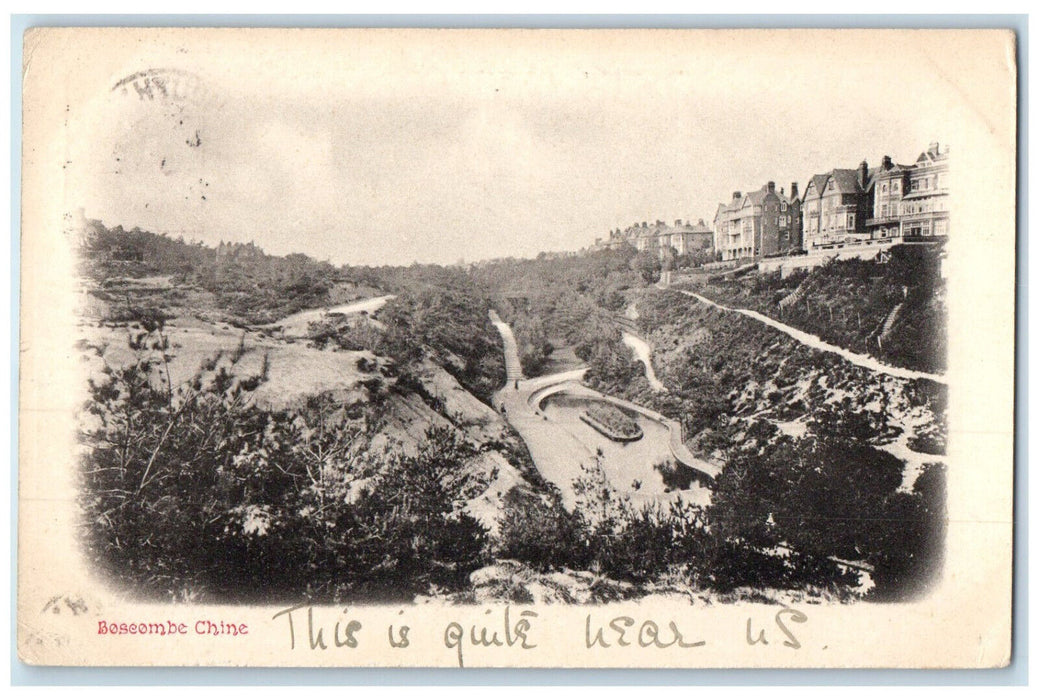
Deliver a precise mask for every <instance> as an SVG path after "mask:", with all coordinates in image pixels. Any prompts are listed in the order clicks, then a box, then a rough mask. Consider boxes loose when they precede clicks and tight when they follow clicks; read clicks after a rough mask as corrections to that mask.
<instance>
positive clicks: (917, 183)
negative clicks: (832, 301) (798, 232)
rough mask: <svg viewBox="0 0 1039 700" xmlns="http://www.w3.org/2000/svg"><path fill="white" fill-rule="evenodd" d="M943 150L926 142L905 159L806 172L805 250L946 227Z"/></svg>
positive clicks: (940, 232) (943, 232)
mask: <svg viewBox="0 0 1039 700" xmlns="http://www.w3.org/2000/svg"><path fill="white" fill-rule="evenodd" d="M948 177H949V151H948V149H946V150H945V151H942V150H940V149H939V146H938V144H937V143H932V144H931V145H930V146H929V147H928V149H927V150H926V151H924V152H923V153H921V154H920V157H919V158H917V159H916V162H915V163H913V164H911V165H903V164H900V163H895V162H893V161H892V160H891V158H890V157H889V156H884V158H883V160H882V161H881V164H880V167H878V168H874V169H870V168H869V167H868V166H867V165H866V162H865V161H863V162H862V164H861V165H860V166H859V168H858V169H857V170H842V169H835V170H831V171H830V172H829V173H824V174H822V175H816V176H814V177H812V179H811V181H810V182H809V184H808V188H807V189H806V190H805V197H804V203H803V215H804V246H805V249H806V250H809V251H810V250H812V249H813V248H819V247H828V246H832V245H840V244H845V243H854V242H858V241H864V240H891V239H902V240H906V239H908V240H913V239H926V238H931V237H934V236H947V235H948V233H949V203H948V198H949V189H948V187H949V185H948Z"/></svg>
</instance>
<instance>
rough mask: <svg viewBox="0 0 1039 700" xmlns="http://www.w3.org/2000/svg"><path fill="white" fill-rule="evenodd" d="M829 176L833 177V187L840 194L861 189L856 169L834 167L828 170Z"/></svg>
mask: <svg viewBox="0 0 1039 700" xmlns="http://www.w3.org/2000/svg"><path fill="white" fill-rule="evenodd" d="M830 177H831V178H833V180H832V181H833V186H834V189H836V190H837V191H838V192H840V193H841V194H859V193H861V192H862V191H863V188H862V185H861V184H860V183H859V171H858V170H849V169H847V168H834V169H833V170H832V171H830ZM829 182H830V180H827V184H829Z"/></svg>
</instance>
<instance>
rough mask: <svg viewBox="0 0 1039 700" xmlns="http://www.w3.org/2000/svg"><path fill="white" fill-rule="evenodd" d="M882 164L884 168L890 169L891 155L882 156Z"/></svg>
mask: <svg viewBox="0 0 1039 700" xmlns="http://www.w3.org/2000/svg"><path fill="white" fill-rule="evenodd" d="M882 165H883V167H884V170H891V156H884V160H883V161H882Z"/></svg>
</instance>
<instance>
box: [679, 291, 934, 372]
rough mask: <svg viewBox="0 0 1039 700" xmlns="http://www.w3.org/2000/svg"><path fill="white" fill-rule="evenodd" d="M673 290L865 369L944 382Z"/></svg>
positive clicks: (765, 318)
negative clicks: (750, 319) (770, 328)
mask: <svg viewBox="0 0 1039 700" xmlns="http://www.w3.org/2000/svg"><path fill="white" fill-rule="evenodd" d="M675 291H676V292H679V293H680V294H685V295H686V296H688V297H693V298H694V299H696V300H697V301H700V302H702V303H704V304H709V305H711V306H714V307H716V308H719V309H722V310H723V311H731V312H733V313H737V314H743V315H744V316H747V317H748V318H752V319H754V320H755V321H760V322H761V323H764V324H765V325H768V326H772V327H773V328H775V329H776V330H778V331H781V332H783V333H785V334H787V335H788V336H790V337H791V338H793V339H794V340H796V341H798V342H799V343H801V344H803V345H807V346H808V347H811V348H815V349H816V350H821V351H822V352H831V353H834V354H837V355H840V356H841V357H843V358H844V359H845V360H847V361H848V362H850V363H852V364H853V365H858V366H859V367H864V368H865V369H868V370H870V371H872V372H877V373H879V374H887V375H889V376H892V377H899V378H901V379H929V380H931V381H932V382H937V383H939V384H945V383H946V379H945V377H944V376H943V375H941V374H930V373H929V372H920V371H917V370H913V369H906V368H904V367H895V366H894V365H888V364H885V363H883V362H881V361H880V360H878V359H876V358H875V357H871V356H870V355H864V354H862V353H858V352H852V351H851V350H848V349H847V348H842V347H839V346H837V345H833V344H831V343H827V342H826V341H825V340H823V339H822V338H820V337H818V336H815V335H812V334H811V333H806V332H804V331H802V330H799V329H797V328H794V327H793V326H788V325H786V324H785V323H780V322H779V321H777V320H775V319H774V318H770V317H768V316H766V315H765V314H762V313H758V312H757V311H752V310H751V309H734V308H731V307H728V306H724V305H723V304H719V303H717V302H714V301H711V300H710V299H708V298H707V297H703V296H700V295H699V294H696V293H695V292H689V291H686V290H684V289H676V290H675Z"/></svg>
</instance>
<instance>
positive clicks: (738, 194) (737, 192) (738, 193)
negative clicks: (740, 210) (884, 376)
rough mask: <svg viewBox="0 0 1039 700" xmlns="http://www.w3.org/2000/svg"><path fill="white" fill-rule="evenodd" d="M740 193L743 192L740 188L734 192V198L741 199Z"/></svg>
mask: <svg viewBox="0 0 1039 700" xmlns="http://www.w3.org/2000/svg"><path fill="white" fill-rule="evenodd" d="M740 194H741V192H740V191H739V190H736V191H735V192H733V193H732V198H733V199H739V198H740Z"/></svg>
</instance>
